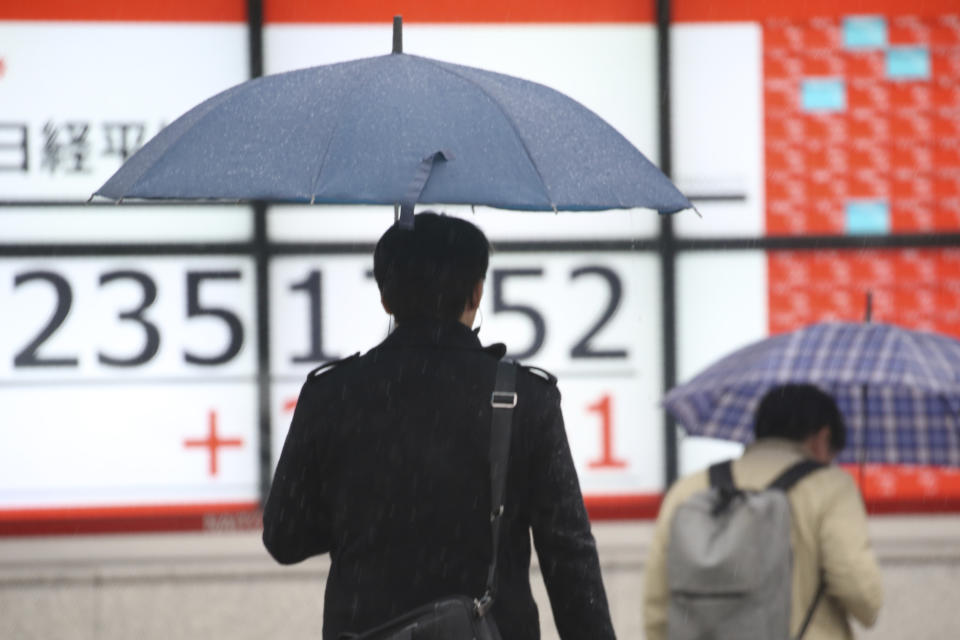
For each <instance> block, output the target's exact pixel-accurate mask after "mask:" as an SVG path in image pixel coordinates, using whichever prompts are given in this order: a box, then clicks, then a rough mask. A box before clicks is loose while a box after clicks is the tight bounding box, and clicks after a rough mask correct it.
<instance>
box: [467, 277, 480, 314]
mask: <svg viewBox="0 0 960 640" xmlns="http://www.w3.org/2000/svg"><path fill="white" fill-rule="evenodd" d="M481 298H483V279H482V278H481V279H480V280H477V284H475V285H474V287H473V292H472V293H471V294H470V309H471V310H472V309H477V308H479V307H480V300H481Z"/></svg>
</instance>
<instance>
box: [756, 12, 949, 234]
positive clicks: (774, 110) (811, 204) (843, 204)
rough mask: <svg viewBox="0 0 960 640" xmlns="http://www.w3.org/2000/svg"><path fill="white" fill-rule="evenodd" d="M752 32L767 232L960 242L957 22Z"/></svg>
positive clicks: (839, 19) (776, 24)
mask: <svg viewBox="0 0 960 640" xmlns="http://www.w3.org/2000/svg"><path fill="white" fill-rule="evenodd" d="M857 10H858V11H861V8H860V7H858V9H857ZM864 13H865V12H864ZM769 15H776V14H775V13H772V14H769ZM828 15H830V14H828ZM761 24H762V29H763V96H764V98H763V100H764V125H765V127H764V128H765V136H764V139H765V145H764V159H765V166H766V179H765V181H766V229H767V233H768V234H771V235H832V234H860V233H869V234H875V233H881V234H883V233H931V232H956V231H960V15H958V14H953V13H946V12H944V13H942V14H941V15H924V16H920V15H889V16H884V15H874V16H871V15H862V14H861V15H836V14H833V15H831V17H819V18H809V19H796V18H783V19H770V18H767V19H765V20H764V21H763V22H762V23H761Z"/></svg>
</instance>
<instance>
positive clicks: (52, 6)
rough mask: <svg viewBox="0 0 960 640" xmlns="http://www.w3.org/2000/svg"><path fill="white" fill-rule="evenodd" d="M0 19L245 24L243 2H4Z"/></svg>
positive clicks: (190, 0) (203, 0) (208, 0)
mask: <svg viewBox="0 0 960 640" xmlns="http://www.w3.org/2000/svg"><path fill="white" fill-rule="evenodd" d="M0 20H67V21H72V20H77V21H91V22H95V21H107V22H246V21H247V3H246V2H245V1H244V0H161V1H159V2H145V1H144V0H88V1H87V2H78V1H77V0H20V1H17V0H7V1H6V2H0Z"/></svg>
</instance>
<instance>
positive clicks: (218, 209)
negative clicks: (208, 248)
mask: <svg viewBox="0 0 960 640" xmlns="http://www.w3.org/2000/svg"><path fill="white" fill-rule="evenodd" d="M252 239H253V215H252V210H251V208H250V207H249V206H244V205H228V206H203V207H191V206H182V205H181V206H162V205H160V206H155V205H150V206H140V207H138V206H136V205H127V204H125V205H116V206H107V207H104V206H92V205H90V206H82V207H76V206H72V207H55V206H53V207H47V206H44V207H17V206H12V207H3V208H2V209H0V242H2V243H4V244H7V243H10V244H12V243H26V244H41V243H42V244H103V243H107V242H126V243H132V242H136V243H174V242H249V241H250V240H252Z"/></svg>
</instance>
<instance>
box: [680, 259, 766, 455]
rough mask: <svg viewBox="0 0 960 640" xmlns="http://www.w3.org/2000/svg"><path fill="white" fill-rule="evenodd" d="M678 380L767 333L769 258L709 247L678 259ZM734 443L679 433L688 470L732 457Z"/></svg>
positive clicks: (738, 448)
mask: <svg viewBox="0 0 960 640" xmlns="http://www.w3.org/2000/svg"><path fill="white" fill-rule="evenodd" d="M677 294H678V295H677V379H678V382H679V383H680V384H683V383H685V382H688V381H689V380H690V379H691V378H693V377H694V376H696V375H697V374H698V373H700V372H701V371H703V370H704V369H705V368H707V367H709V366H710V365H711V364H713V363H714V362H716V361H717V360H719V359H720V358H722V357H724V356H726V355H728V354H730V353H731V352H733V351H735V350H737V349H739V348H741V347H745V346H747V345H748V344H751V343H753V342H756V341H757V340H762V339H764V338H766V337H767V332H768V330H767V326H768V323H767V311H768V307H767V256H766V253H765V252H763V251H742V252H736V253H733V252H723V251H709V252H703V253H696V254H690V253H686V254H681V255H680V256H679V258H678V259H677ZM742 450H743V447H742V446H741V445H739V444H737V443H731V442H726V441H720V440H714V439H711V438H696V437H689V436H682V435H681V436H680V446H679V466H680V472H681V473H689V472H692V471H697V470H699V469H703V468H704V467H706V466H708V465H709V464H712V463H713V462H717V461H718V460H725V459H728V458H731V457H734V456H736V455H738V454H739V452H741V451H742Z"/></svg>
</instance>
